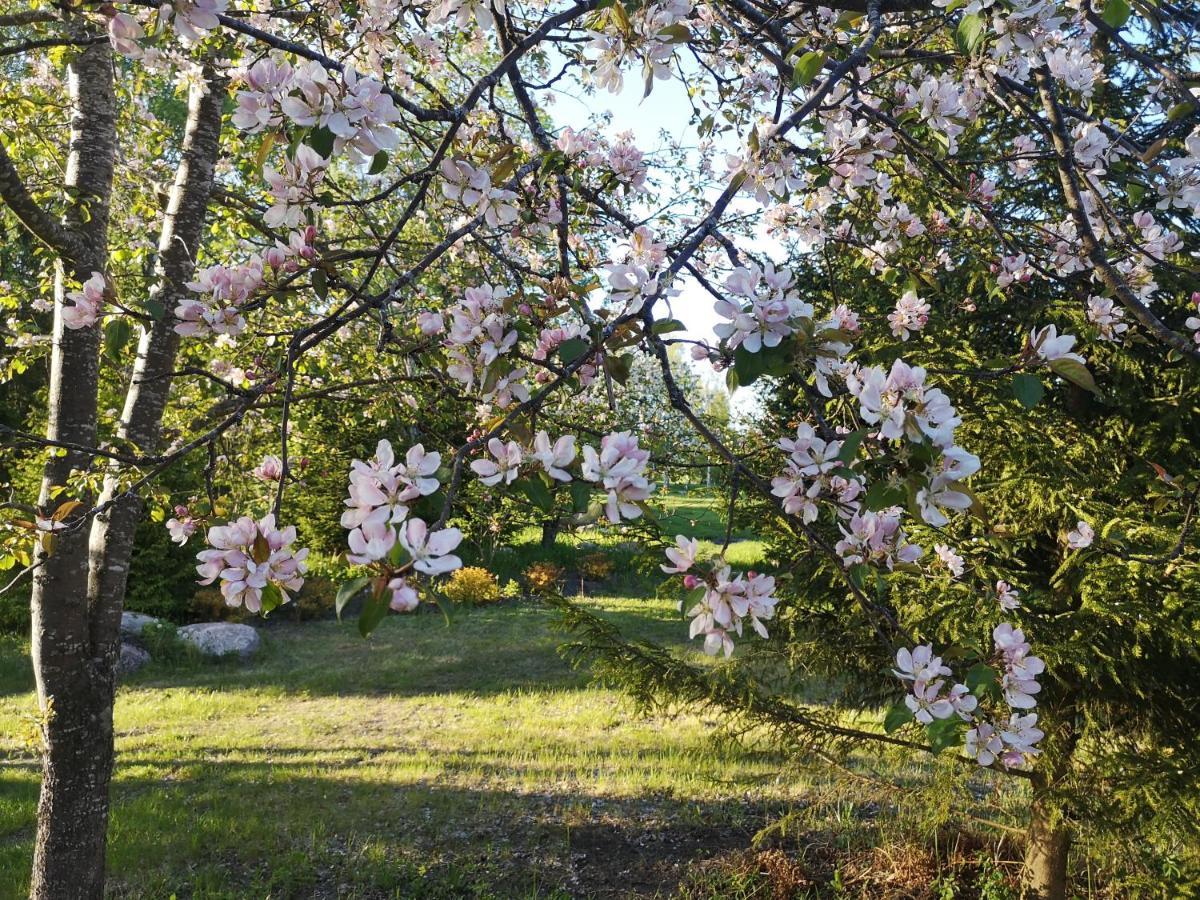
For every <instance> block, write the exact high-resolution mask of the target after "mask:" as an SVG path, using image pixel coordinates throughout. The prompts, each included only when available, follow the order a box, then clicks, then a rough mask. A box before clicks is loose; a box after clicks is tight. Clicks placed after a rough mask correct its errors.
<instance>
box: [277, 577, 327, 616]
mask: <svg viewBox="0 0 1200 900" xmlns="http://www.w3.org/2000/svg"><path fill="white" fill-rule="evenodd" d="M336 606H337V585H336V584H335V583H334V582H333V581H330V580H329V579H328V578H324V577H322V576H320V575H318V576H316V577H315V578H314V577H311V576H309V577H306V578H305V579H304V587H302V588H301V589H300V592H299V593H298V594H296V595H294V598H293V600H292V602H291V603H289V604H288V605H287V606H285V607H283V610H287V609H291V610H292V615H293V616H294V617H295V618H298V619H300V620H301V621H302V622H307V621H308V620H309V619H324V618H327V617H328V616H330V615H332V614H333V611H334V609H335V608H336Z"/></svg>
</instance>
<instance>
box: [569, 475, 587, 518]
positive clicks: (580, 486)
mask: <svg viewBox="0 0 1200 900" xmlns="http://www.w3.org/2000/svg"><path fill="white" fill-rule="evenodd" d="M570 491H571V506H572V507H574V510H575V512H580V513H581V512H587V508H588V504H589V503H591V502H592V486H591V485H590V484H588V483H587V482H586V481H572V482H571V487H570Z"/></svg>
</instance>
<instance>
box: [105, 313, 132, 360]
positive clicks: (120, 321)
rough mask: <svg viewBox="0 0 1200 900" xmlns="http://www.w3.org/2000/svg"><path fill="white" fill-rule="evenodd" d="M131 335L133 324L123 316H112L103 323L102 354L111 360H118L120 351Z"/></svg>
mask: <svg viewBox="0 0 1200 900" xmlns="http://www.w3.org/2000/svg"><path fill="white" fill-rule="evenodd" d="M131 337H133V326H132V325H130V324H129V320H128V319H127V318H125V317H124V316H114V317H113V318H111V319H109V320H108V321H107V322H105V323H104V355H105V356H107V357H108V358H109V359H111V360H112V361H113V362H120V360H121V351H122V350H124V349H125V345H126V344H128V343H129V339H130V338H131Z"/></svg>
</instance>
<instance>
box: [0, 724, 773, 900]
mask: <svg viewBox="0 0 1200 900" xmlns="http://www.w3.org/2000/svg"><path fill="white" fill-rule="evenodd" d="M363 749H368V748H363ZM308 752H309V753H316V754H319V753H320V748H310V749H309V750H308ZM388 752H392V751H388ZM268 754H269V756H268ZM277 754H278V751H276V750H265V751H264V758H263V759H261V760H257V761H240V762H233V761H229V760H212V759H205V758H202V757H201V758H197V759H193V760H189V761H188V766H187V767H186V768H181V767H180V766H179V765H177V764H176V763H175V762H174V761H172V762H171V763H170V764H161V763H160V764H159V765H157V766H155V765H147V764H146V763H139V764H138V768H137V770H136V771H137V777H126V776H125V775H123V774H122V773H123V772H125V771H129V770H130V769H131V768H132V766H133V763H131V762H130V761H128V760H125V759H123V760H121V762H120V763H119V764H118V772H117V776H116V780H115V783H114V788H113V812H112V820H111V828H110V845H109V870H110V894H111V896H114V897H130V898H133V897H137V898H165V897H168V896H171V895H173V894H174V895H176V896H178V897H180V898H183V897H191V898H243V897H264V896H268V895H269V896H270V897H271V898H284V897H286V898H301V897H303V898H326V897H328V898H333V897H338V898H344V897H361V898H367V897H370V898H375V897H380V898H382V897H406V898H407V897H429V898H433V897H437V898H441V897H447V898H448V897H526V896H571V897H584V896H600V897H616V896H653V895H656V894H666V893H668V892H670V890H671V889H672V888H673V887H674V886H675V885H676V884H677V883H678V881H679V879H680V877H681V876H682V875H683V874H684V873H686V872H687V870H688V867H689V865H690V864H691V863H692V862H695V861H698V860H701V859H706V858H710V857H713V856H716V855H719V854H721V853H723V852H726V851H728V850H733V849H737V848H742V847H745V846H747V844H748V842H749V841H750V838H751V836H752V835H753V834H754V833H755V832H756V831H757V830H758V829H760V828H761V827H763V826H764V825H765V824H766V823H767V822H768V821H771V820H773V819H774V818H776V817H778V816H779V815H781V814H783V813H784V812H786V807H784V806H783V805H781V804H778V803H776V804H772V805H767V804H757V803H752V802H748V801H745V800H732V801H729V802H697V801H695V800H692V799H683V798H675V797H670V796H639V797H638V798H636V799H622V798H614V797H609V796H603V795H601V794H598V793H589V792H586V791H583V792H581V791H564V792H545V791H538V792H521V791H515V790H497V789H482V788H464V787H458V786H455V785H453V784H452V783H449V782H451V781H452V776H447V777H443V778H439V779H437V780H430V779H418V780H413V781H409V782H405V783H396V782H393V781H386V780H379V779H368V778H355V777H354V769H353V767H346V768H344V769H341V770H338V771H337V772H336V774H335V775H319V776H313V775H312V774H311V767H305V768H304V770H303V773H302V774H301V773H297V772H295V771H292V770H291V769H290V768H289V764H288V761H287V760H286V759H279V760H276V759H275V757H276V755H277ZM2 771H3V770H0V772H2ZM0 791H3V792H4V793H5V794H8V795H10V796H12V794H10V792H15V793H16V794H18V795H20V796H21V797H22V799H23V800H25V801H27V802H28V805H29V808H30V809H31V810H32V806H33V803H34V802H35V800H36V784H35V782H34V781H33V780H31V779H30V778H28V777H25V778H22V777H20V776H18V777H13V776H12V775H11V774H8V773H4V774H0ZM32 824H33V823H32V819H30V820H29V821H28V822H26V823H23V825H22V827H20V828H19V829H18V830H17V831H15V832H10V833H8V834H6V835H0V874H3V875H7V876H10V877H11V878H15V879H17V880H18V881H19V880H20V879H21V878H22V877H23V876H22V875H21V873H22V872H23V871H24V870H25V869H26V868H27V866H28V860H29V859H30V857H31V854H32ZM9 883H10V884H11V886H12V887H13V888H15V890H16V891H17V893H14V894H13V895H12V896H14V897H15V896H18V895H19V893H20V892H21V891H22V890H23V889H24V887H25V885H23V884H20V883H16V884H13V883H12V882H11V881H10V882H9ZM5 896H8V895H7V894H6V895H5Z"/></svg>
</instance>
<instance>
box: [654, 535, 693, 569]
mask: <svg viewBox="0 0 1200 900" xmlns="http://www.w3.org/2000/svg"><path fill="white" fill-rule="evenodd" d="M699 549H700V545H699V544H698V543H697V542H696V540H695V539H694V538H693V539H691V540H688V539H687V538H686V537H684V536H683V535H682V534H678V535H676V536H675V546H674V547H668V548H667V549H666V551H665V553H666V556H667V559H669V560H670V561H671V563H672V565H670V566H665V565H664V566H660V568H661V569H662V570H663V571H664V572H666V573H667V574H673V573H683V572H686V571H687V570H688V569H690V568H691V567H692V566H694V565H695V564H696V553H697V552H698V551H699Z"/></svg>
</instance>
